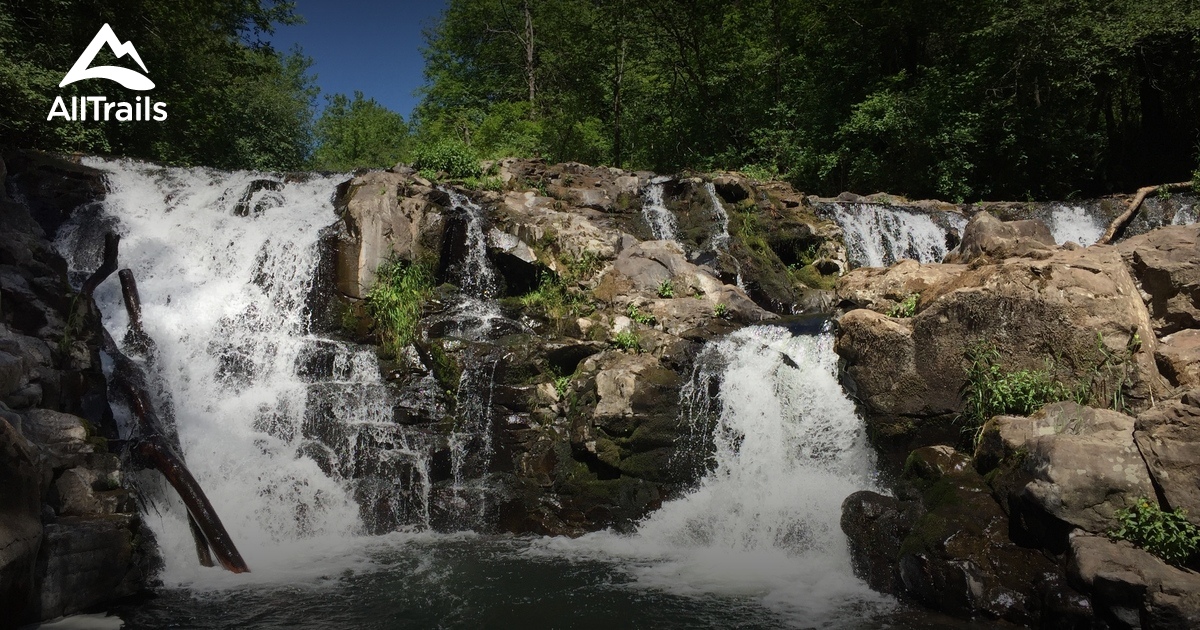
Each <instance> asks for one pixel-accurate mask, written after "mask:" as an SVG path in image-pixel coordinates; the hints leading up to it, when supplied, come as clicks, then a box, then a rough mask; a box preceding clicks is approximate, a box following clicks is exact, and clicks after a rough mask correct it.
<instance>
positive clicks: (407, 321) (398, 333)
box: [367, 258, 434, 356]
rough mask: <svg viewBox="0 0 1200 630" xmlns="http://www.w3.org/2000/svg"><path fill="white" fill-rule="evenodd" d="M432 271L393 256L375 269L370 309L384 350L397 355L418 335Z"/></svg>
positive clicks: (368, 306)
mask: <svg viewBox="0 0 1200 630" xmlns="http://www.w3.org/2000/svg"><path fill="white" fill-rule="evenodd" d="M433 282H434V280H433V273H431V272H430V270H429V268H428V267H427V266H426V265H424V264H420V263H410V262H408V261H406V260H402V259H398V258H393V259H390V260H387V261H385V262H384V263H383V264H381V265H380V266H379V268H378V269H377V270H376V271H375V286H373V287H371V291H370V293H368V294H367V312H368V313H369V314H370V315H371V318H372V319H374V320H375V331H376V334H378V335H379V340H380V343H381V345H382V346H383V351H384V354H387V355H390V356H396V355H397V354H399V353H400V351H402V350H403V349H404V347H405V346H407V345H408V344H410V343H412V341H413V339H414V338H415V337H416V331H417V321H418V320H419V319H420V317H421V309H423V308H424V307H425V302H426V301H427V300H428V299H429V296H430V294H431V293H432V292H433Z"/></svg>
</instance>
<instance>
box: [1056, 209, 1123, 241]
mask: <svg viewBox="0 0 1200 630" xmlns="http://www.w3.org/2000/svg"><path fill="white" fill-rule="evenodd" d="M1046 223H1047V224H1048V225H1049V228H1050V233H1051V234H1052V235H1054V242H1056V243H1058V244H1059V245H1062V244H1063V243H1066V242H1067V241H1073V242H1075V243H1078V244H1079V245H1082V246H1084V247H1087V246H1088V245H1093V244H1095V243H1096V241H1098V240H1100V237H1101V236H1103V235H1104V230H1105V228H1107V227H1108V226H1107V225H1105V224H1104V222H1103V221H1102V220H1101V219H1100V218H1099V217H1098V216H1096V214H1095V213H1093V212H1089V211H1088V209H1087V207H1085V206H1067V205H1063V204H1054V206H1053V208H1051V210H1050V220H1049V221H1047V222H1046Z"/></svg>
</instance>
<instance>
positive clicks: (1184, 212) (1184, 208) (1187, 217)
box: [1171, 203, 1197, 225]
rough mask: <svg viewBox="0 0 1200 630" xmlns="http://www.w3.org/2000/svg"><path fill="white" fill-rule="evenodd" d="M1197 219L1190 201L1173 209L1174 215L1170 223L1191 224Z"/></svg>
mask: <svg viewBox="0 0 1200 630" xmlns="http://www.w3.org/2000/svg"><path fill="white" fill-rule="evenodd" d="M1196 221H1197V217H1196V208H1195V206H1193V205H1192V204H1190V203H1185V204H1183V205H1181V206H1179V209H1178V210H1176V211H1175V217H1174V218H1172V219H1171V225H1191V224H1192V223H1195V222H1196Z"/></svg>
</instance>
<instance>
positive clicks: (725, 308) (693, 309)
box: [595, 241, 775, 334]
mask: <svg viewBox="0 0 1200 630" xmlns="http://www.w3.org/2000/svg"><path fill="white" fill-rule="evenodd" d="M665 282H670V283H671V285H672V287H673V291H674V297H673V298H670V299H665V300H658V301H655V302H654V305H653V306H652V307H651V309H650V310H651V312H652V313H653V314H654V315H655V316H656V317H657V318H659V319H658V321H659V323H660V324H662V325H663V326H664V327H665V328H666V329H667V330H668V331H670V332H672V333H673V334H680V333H682V332H684V331H686V330H689V329H693V328H696V327H698V326H701V325H703V324H704V322H705V320H706V319H713V318H714V317H715V315H714V313H716V314H719V315H720V317H728V318H730V319H732V320H734V321H738V322H743V323H757V322H760V321H763V320H767V319H772V318H774V317H775V315H773V314H772V313H770V312H768V311H766V310H764V309H762V308H761V307H759V306H758V305H757V304H755V303H754V301H753V300H751V299H750V298H749V297H748V296H747V295H746V293H745V291H743V290H742V289H740V288H738V287H736V286H734V285H729V284H724V283H722V282H721V281H720V280H719V279H717V278H715V277H713V276H712V275H711V274H710V273H708V271H706V270H704V269H703V268H701V267H698V266H696V265H693V264H692V263H690V262H688V260H687V258H686V257H685V256H684V252H683V249H682V248H681V247H680V246H679V244H678V243H675V242H674V241H646V242H643V243H638V244H636V245H634V246H632V247H629V248H628V249H625V250H623V251H622V252H621V254H620V256H618V257H617V259H616V261H615V262H614V263H613V266H612V269H611V270H609V271H608V272H607V273H606V274H604V276H602V277H601V279H600V282H599V284H598V285H597V287H596V291H595V295H596V298H597V299H599V300H601V301H602V302H607V303H611V304H615V305H617V306H625V305H626V304H629V303H634V304H637V301H638V300H639V299H643V300H644V299H646V298H649V299H651V300H653V299H654V297H658V296H659V288H660V287H661V286H662V285H663V283H665Z"/></svg>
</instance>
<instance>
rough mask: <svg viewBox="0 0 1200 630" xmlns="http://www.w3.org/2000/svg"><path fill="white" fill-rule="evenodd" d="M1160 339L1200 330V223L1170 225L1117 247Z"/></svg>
mask: <svg viewBox="0 0 1200 630" xmlns="http://www.w3.org/2000/svg"><path fill="white" fill-rule="evenodd" d="M1117 249H1118V250H1119V251H1120V252H1121V255H1122V256H1124V258H1125V261H1126V262H1127V263H1128V264H1129V269H1130V271H1131V272H1132V273H1133V277H1134V278H1135V279H1137V282H1138V288H1139V289H1140V290H1141V293H1140V294H1141V295H1142V297H1143V299H1145V300H1146V306H1147V308H1149V309H1150V316H1151V318H1152V320H1153V324H1154V332H1155V333H1156V334H1157V335H1159V336H1165V335H1169V334H1171V333H1174V332H1178V331H1180V330H1183V329H1185V328H1200V224H1194V225H1181V226H1168V227H1164V228H1160V229H1157V230H1154V231H1153V232H1150V233H1147V234H1143V235H1141V236H1135V237H1133V238H1131V239H1129V240H1127V241H1125V242H1123V243H1121V244H1119V245H1118V246H1117Z"/></svg>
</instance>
